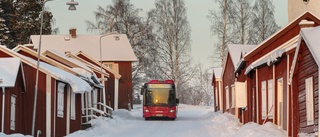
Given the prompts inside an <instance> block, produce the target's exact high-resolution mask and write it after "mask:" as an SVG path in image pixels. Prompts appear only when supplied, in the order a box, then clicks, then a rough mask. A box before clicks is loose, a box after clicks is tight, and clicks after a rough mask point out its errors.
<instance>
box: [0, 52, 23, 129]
mask: <svg viewBox="0 0 320 137" xmlns="http://www.w3.org/2000/svg"><path fill="white" fill-rule="evenodd" d="M0 88H1V89H0V91H1V93H0V101H1V105H0V110H1V113H0V118H1V119H0V123H1V125H0V129H1V132H3V133H15V132H20V131H21V129H22V125H23V123H24V122H23V119H22V118H23V117H22V115H17V114H20V113H23V112H25V110H24V108H23V105H22V103H23V102H22V101H23V99H22V98H23V94H24V93H25V92H26V91H25V79H24V75H23V68H22V65H21V60H20V58H12V57H8V58H4V57H1V58H0Z"/></svg>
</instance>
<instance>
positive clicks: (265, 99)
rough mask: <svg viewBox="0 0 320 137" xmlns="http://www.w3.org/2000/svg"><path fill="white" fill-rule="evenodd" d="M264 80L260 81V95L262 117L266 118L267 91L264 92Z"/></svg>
mask: <svg viewBox="0 0 320 137" xmlns="http://www.w3.org/2000/svg"><path fill="white" fill-rule="evenodd" d="M266 84H267V83H266V81H262V82H261V97H262V101H261V104H262V112H261V113H262V118H266V115H267V93H266V88H267V87H266V86H267V85H266Z"/></svg>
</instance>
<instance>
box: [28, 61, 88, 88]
mask: <svg viewBox="0 0 320 137" xmlns="http://www.w3.org/2000/svg"><path fill="white" fill-rule="evenodd" d="M24 58H26V59H28V60H29V61H31V62H32V63H37V61H36V60H33V59H31V58H29V57H26V56H24ZM39 67H42V68H45V69H47V70H48V71H50V72H51V73H52V74H53V75H55V76H56V77H58V78H59V80H61V81H64V82H66V83H69V84H70V86H71V88H72V91H73V92H75V93H85V92H91V89H92V88H91V86H90V85H89V84H88V83H87V82H86V81H84V80H83V79H81V78H79V77H77V76H75V75H73V74H71V73H69V72H66V71H64V70H62V69H59V68H57V67H55V66H52V65H49V64H47V63H44V62H40V65H39Z"/></svg>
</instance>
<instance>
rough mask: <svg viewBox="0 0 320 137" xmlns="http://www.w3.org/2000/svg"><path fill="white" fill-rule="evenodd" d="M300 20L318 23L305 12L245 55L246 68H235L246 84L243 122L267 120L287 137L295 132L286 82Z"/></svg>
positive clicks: (292, 106)
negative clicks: (284, 132)
mask: <svg viewBox="0 0 320 137" xmlns="http://www.w3.org/2000/svg"><path fill="white" fill-rule="evenodd" d="M302 20H311V21H315V22H316V24H319V23H320V20H319V19H318V18H317V17H316V16H314V15H313V14H311V13H309V12H306V13H304V14H303V15H301V16H300V17H298V18H297V19H296V20H294V21H293V22H291V23H289V24H288V25H287V26H286V27H284V28H283V29H281V30H280V31H278V32H277V33H275V34H274V35H272V36H271V37H269V38H268V39H267V40H265V41H264V42H262V43H261V44H260V45H258V46H257V47H256V48H255V49H253V50H251V51H250V52H249V53H247V54H246V55H245V56H244V60H243V61H244V62H246V63H245V67H242V69H237V71H236V74H237V75H238V76H239V77H240V78H241V79H242V80H241V81H242V82H244V81H243V80H246V83H247V84H246V86H247V98H248V100H247V105H248V106H247V107H246V111H245V112H244V113H245V119H244V122H245V123H246V122H249V121H254V122H257V123H259V124H263V123H265V122H267V121H270V122H273V123H274V124H277V125H278V126H279V128H282V129H284V130H285V131H287V133H288V135H289V136H290V135H292V134H293V133H292V132H295V131H294V129H293V127H292V125H293V124H292V121H293V120H292V117H291V115H292V114H293V113H297V112H295V111H293V110H292V108H294V104H293V103H292V102H294V101H292V94H291V92H290V89H289V85H288V84H287V83H288V79H289V78H288V77H289V69H290V67H291V62H292V59H293V52H294V49H295V46H296V45H297V41H298V35H299V32H300V25H299V23H300V22H301V21H302ZM244 75H246V76H247V77H246V79H245V78H243V77H244ZM239 80H240V79H239Z"/></svg>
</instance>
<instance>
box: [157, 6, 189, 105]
mask: <svg viewBox="0 0 320 137" xmlns="http://www.w3.org/2000/svg"><path fill="white" fill-rule="evenodd" d="M155 7H156V9H155V16H156V18H155V29H156V44H158V45H157V47H158V49H157V57H156V58H155V62H154V64H155V66H157V67H158V68H157V70H158V72H157V73H158V75H159V76H157V77H162V78H163V79H172V80H174V81H175V83H176V90H177V95H178V97H179V98H180V99H181V102H183V101H184V99H185V97H184V94H183V91H184V90H183V89H184V88H187V86H186V85H187V83H186V82H187V81H188V80H190V79H191V77H192V75H193V74H194V70H193V69H192V67H191V65H190V64H191V58H190V49H191V44H190V32H191V28H190V25H189V22H188V20H187V11H186V8H185V3H184V0H157V1H156V3H155Z"/></svg>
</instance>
